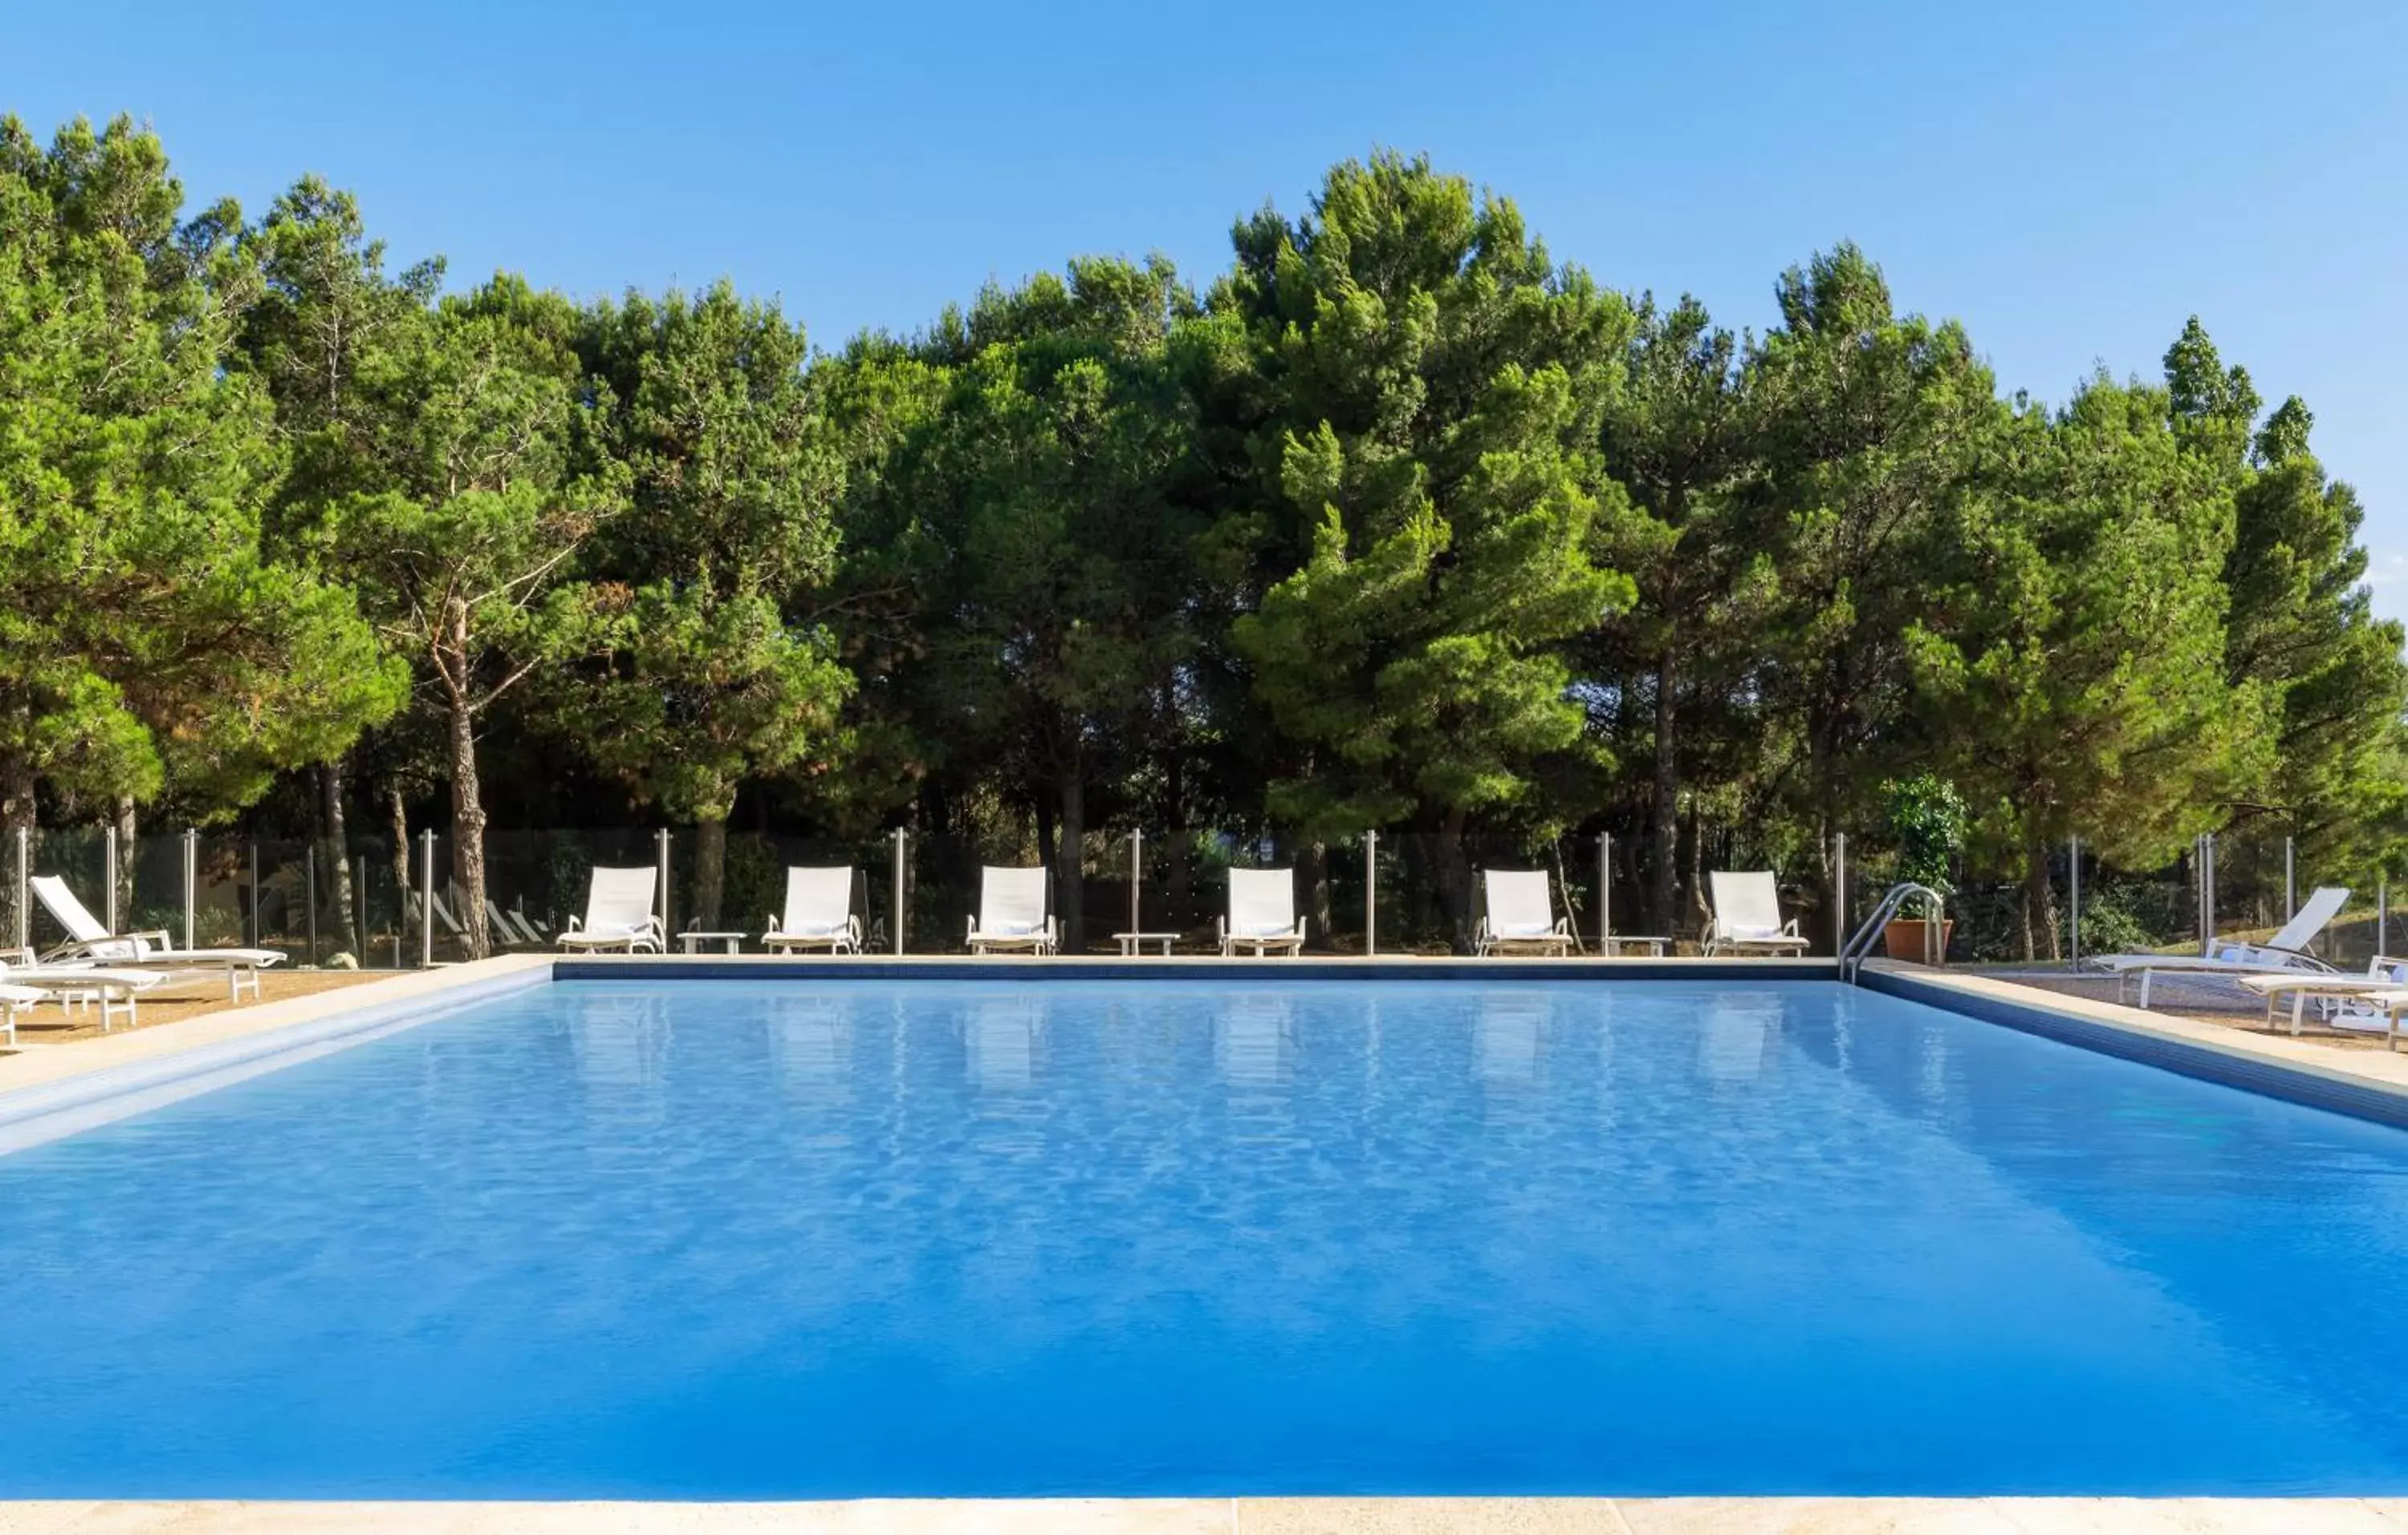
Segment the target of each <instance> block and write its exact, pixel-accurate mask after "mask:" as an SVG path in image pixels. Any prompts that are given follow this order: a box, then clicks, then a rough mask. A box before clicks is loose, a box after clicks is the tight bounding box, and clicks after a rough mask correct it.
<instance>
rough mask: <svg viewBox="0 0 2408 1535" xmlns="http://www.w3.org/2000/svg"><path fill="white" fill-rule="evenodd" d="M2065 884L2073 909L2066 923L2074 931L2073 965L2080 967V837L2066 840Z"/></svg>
mask: <svg viewBox="0 0 2408 1535" xmlns="http://www.w3.org/2000/svg"><path fill="white" fill-rule="evenodd" d="M2065 882H2066V887H2067V889H2068V891H2069V892H2070V895H2069V897H2068V899H2067V905H2068V906H2069V907H2071V916H2070V919H2069V920H2068V922H2067V923H2066V925H2067V926H2068V927H2071V929H2072V932H2071V935H2070V936H2069V940H2068V946H2069V947H2070V948H2071V951H2072V960H2071V963H2073V964H2075V965H2079V964H2081V963H2082V839H2081V838H2079V837H2069V838H2067V839H2065Z"/></svg>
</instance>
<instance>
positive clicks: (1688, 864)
mask: <svg viewBox="0 0 2408 1535" xmlns="http://www.w3.org/2000/svg"><path fill="white" fill-rule="evenodd" d="M1678 844H1679V846H1680V848H1681V850H1682V857H1681V863H1682V866H1683V867H1684V868H1686V869H1687V870H1688V880H1687V882H1686V883H1687V885H1688V894H1689V907H1688V922H1689V925H1690V927H1691V928H1692V929H1693V930H1695V931H1697V932H1700V933H1702V932H1704V931H1705V930H1706V924H1707V923H1709V922H1711V921H1712V920H1713V914H1714V909H1713V905H1712V904H1711V903H1710V902H1708V901H1707V899H1706V828H1705V826H1704V825H1703V824H1702V823H1701V822H1700V819H1699V815H1698V811H1697V810H1696V808H1695V807H1691V809H1690V811H1689V813H1688V814H1687V815H1686V816H1684V817H1683V818H1682V819H1681V820H1680V822H1679V836H1678ZM1673 931H1674V929H1672V928H1669V927H1668V928H1666V929H1665V932H1666V933H1667V934H1668V935H1669V934H1670V933H1671V932H1673Z"/></svg>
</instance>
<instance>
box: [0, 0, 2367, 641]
mask: <svg viewBox="0 0 2408 1535" xmlns="http://www.w3.org/2000/svg"><path fill="white" fill-rule="evenodd" d="M7 9H8V12H9V14H7V16H6V17H5V18H0V81H4V82H5V85H0V91H4V92H5V97H0V108H6V109H8V110H13V111H15V112H17V113H18V114H19V115H21V116H22V117H24V118H25V119H27V120H28V122H31V123H32V124H34V125H35V127H36V132H38V133H41V134H44V135H47V134H48V132H49V131H50V128H51V127H52V126H54V125H55V124H56V123H58V122H61V121H63V120H65V118H66V117H68V116H70V115H72V114H74V113H78V112H82V113H86V114H89V115H92V116H94V117H100V116H105V115H107V114H108V113H111V112H116V111H120V110H123V111H130V112H133V113H135V114H136V116H138V117H141V118H144V119H147V120H149V121H150V122H151V123H152V124H153V125H154V126H156V127H157V128H158V130H159V131H160V133H161V134H162V135H163V136H165V140H166V143H167V148H168V151H169V152H170V153H171V154H172V155H173V156H174V158H175V160H176V163H177V165H178V168H179V171H180V173H181V175H182V176H183V178H184V181H185V185H186V187H187V189H188V191H189V192H190V193H191V194H193V196H194V197H195V198H199V197H202V196H214V195H218V194H225V193H232V194H235V195H236V196H238V197H240V198H241V199H242V202H243V204H244V206H245V208H247V209H249V210H251V211H253V212H256V211H258V210H260V209H262V208H265V204H266V202H267V200H268V199H269V198H270V197H272V196H273V195H274V194H276V193H277V192H278V191H279V190H280V189H281V188H282V187H283V186H284V185H286V184H288V183H289V182H290V181H291V180H292V179H294V177H295V176H297V175H299V174H300V173H302V172H304V171H312V170H314V171H317V172H320V173H322V174H323V175H324V176H326V177H327V178H328V179H330V180H332V181H334V182H335V183H336V184H337V185H340V186H345V187H349V188H351V189H352V190H353V191H354V192H356V193H357V194H359V197H360V200H361V202H362V203H363V205H364V206H365V208H366V213H367V216H368V220H369V222H370V225H371V227H372V228H374V229H375V230H376V231H378V232H379V233H380V234H381V235H382V236H383V237H385V238H386V239H387V240H388V241H389V242H390V245H391V247H392V250H393V252H394V256H395V258H397V260H398V261H401V262H406V261H408V260H410V259H414V258H415V257H417V256H419V255H423V254H428V253H437V252H439V253H441V254H443V255H445V256H447V257H448V258H450V261H451V264H452V266H451V269H452V278H453V280H454V281H455V282H459V281H473V280H477V279H479V278H480V277H482V276H483V275H485V274H486V273H488V272H490V271H492V270H494V269H495V268H496V267H509V268H512V269H515V270H518V271H523V272H524V273H525V274H526V275H527V276H528V277H529V278H530V279H532V280H535V281H537V282H538V283H542V284H547V285H552V286H557V287H561V288H565V289H567V290H569V291H571V292H573V293H577V294H603V293H615V292H617V291H620V290H622V289H624V288H626V287H628V286H630V285H633V286H639V287H646V288H657V287H660V286H663V285H666V284H669V283H672V282H676V283H683V284H687V285H694V284H698V283H702V282H706V281H709V280H711V279H713V278H716V277H719V276H723V275H724V276H727V277H731V278H733V279H734V280H736V282H737V283H738V285H739V286H740V287H742V288H744V289H746V290H748V291H753V292H759V293H773V294H779V295H781V297H782V298H783V300H784V302H785V305H786V308H787V309H788V310H789V312H791V313H794V314H796V315H799V316H800V317H801V318H803V319H804V320H805V321H806V322H807V323H809V324H810V327H811V331H812V334H813V336H814V337H815V338H816V339H817V340H819V341H820V342H821V343H822V344H824V345H835V344H838V343H839V342H841V341H842V340H843V338H844V337H846V336H847V335H849V334H850V333H852V332H853V331H855V330H858V329H861V328H863V327H867V326H881V327H888V328H894V329H910V328H912V327H915V326H917V325H919V324H921V323H925V321H926V320H927V319H928V318H929V317H931V316H932V315H933V314H935V312H936V311H937V310H938V308H939V307H940V306H942V305H943V304H944V303H945V302H946V301H948V300H952V299H962V298H967V297H968V295H970V294H972V293H974V292H975V291H976V289H977V287H978V285H979V284H980V283H981V282H982V281H983V280H986V279H987V278H988V277H990V276H993V277H996V278H1000V279H1003V280H1006V281H1010V280H1016V279H1018V278H1021V277H1023V276H1025V275H1026V274H1028V273H1030V272H1032V271H1036V270H1039V269H1044V268H1049V267H1056V266H1058V265H1060V264H1061V263H1062V261H1063V260H1064V259H1065V258H1067V257H1068V256H1070V255H1072V254H1074V253H1077V252H1082V251H1106V252H1124V253H1126V254H1130V255H1142V254H1144V253H1145V252H1147V251H1155V250H1158V251H1165V252H1167V253H1168V254H1169V255H1170V256H1172V257H1173V258H1174V259H1176V260H1177V261H1178V263H1179V264H1180V265H1181V267H1182V268H1183V270H1185V271H1186V272H1188V273H1189V274H1191V275H1193V276H1196V277H1197V278H1199V279H1202V278H1205V277H1208V276H1209V275H1210V273H1211V271H1213V270H1214V269H1216V268H1218V267H1219V266H1220V265H1222V264H1223V262H1224V261H1225V259H1226V252H1227V238H1226V237H1227V231H1228V227H1229V224H1230V222H1231V221H1232V220H1233V219H1234V218H1235V217H1237V216H1238V215H1240V214H1241V213H1244V212H1246V211H1248V210H1251V209H1252V208H1256V207H1258V206H1260V205H1261V204H1262V203H1263V202H1264V201H1265V200H1266V199H1271V200H1274V201H1276V202H1277V203H1278V204H1279V205H1280V206H1281V207H1282V208H1286V209H1289V210H1294V209H1296V208H1299V207H1301V205H1302V204H1303V202H1304V200H1305V198H1306V196H1307V194H1309V193H1310V191H1311V190H1312V187H1313V186H1314V184H1315V183H1316V181H1317V180H1318V179H1319V176H1320V174H1321V171H1322V170H1323V168H1324V167H1325V166H1326V165H1328V164H1329V163H1330V162H1332V161H1333V160H1337V159H1340V158H1342V157H1344V156H1347V155H1355V154H1360V153H1363V152H1364V151H1367V150H1369V149H1370V148H1372V147H1373V146H1378V145H1388V146H1394V147H1397V148H1399V149H1403V150H1407V151H1427V152H1428V153H1429V154H1430V155H1431V156H1432V157H1433V158H1434V159H1435V160H1436V161H1437V163H1438V164H1439V165H1441V166H1442V167H1444V168H1447V169H1450V170H1455V171H1457V172H1460V173H1462V174H1464V175H1467V176H1469V177H1470V178H1471V179H1473V180H1475V181H1477V182H1480V183H1482V184H1484V185H1486V186H1488V187H1491V188H1493V189H1495V190H1496V191H1498V192H1501V193H1504V194H1510V195H1511V196H1512V197H1514V198H1515V199H1517V200H1518V201H1519V202H1520V204H1521V206H1522V208H1523V210H1524V212H1525V214H1526V216H1527V219H1528V221H1529V222H1530V225H1531V227H1532V228H1534V229H1535V230H1537V231H1538V232H1539V233H1540V234H1541V235H1542V236H1543V237H1545V238H1546V240H1547V242H1548V244H1549V246H1550V247H1551V249H1552V250H1553V251H1555V254H1556V255H1557V256H1558V257H1562V258H1568V259H1571V260H1576V261H1578V262H1580V263H1582V264H1583V265H1586V266H1587V267H1589V268H1590V269H1591V270H1592V271H1593V272H1595V273H1596V274H1597V275H1598V278H1599V279H1600V280H1603V281H1605V282H1608V283H1610V284H1612V285H1613V286H1615V287H1619V288H1624V289H1627V290H1634V291H1635V290H1638V289H1641V288H1653V289H1655V290H1656V291H1657V292H1658V293H1660V294H1668V295H1669V294H1674V293H1677V292H1680V291H1682V290H1684V289H1685V290H1688V291H1692V292H1695V293H1696V294H1699V296H1700V297H1702V298H1703V299H1705V300H1706V301H1707V303H1708V304H1709V305H1710V306H1712V308H1713V309H1714V311H1715V312H1716V314H1717V315H1718V316H1719V317H1720V318H1722V319H1723V320H1725V321H1727V323H1732V324H1735V325H1753V326H1756V327H1758V328H1761V327H1762V326H1763V325H1764V324H1766V323H1768V322H1769V321H1770V318H1771V313H1772V304H1771V296H1770V295H1771V286H1772V280H1773V279H1774V277H1775V275H1776V274H1778V273H1779V272H1780V270H1781V269H1782V268H1783V267H1784V266H1785V265H1789V264H1791V263H1793V262H1797V261H1799V260H1801V259H1803V258H1804V257H1805V256H1807V255H1808V254H1809V253H1810V252H1811V251H1814V250H1816V249H1817V248H1820V247H1824V246H1828V245H1829V244H1831V243H1832V242H1834V241H1837V240H1841V239H1854V240H1856V241H1857V242H1858V243H1860V244H1861V245H1863V246H1864V247H1865V248H1866V249H1867V251H1869V252H1870V253H1871V255H1872V256H1873V258H1874V259H1875V260H1877V261H1879V262H1880V263H1881V264H1882V265H1883V266H1884V268H1885V270H1886V271H1887V273H1888V276H1889V279H1890V284H1891V288H1892V290H1893V292H1894V293H1895V294H1896V295H1897V297H1898V299H1899V303H1900V304H1901V306H1902V307H1905V308H1914V309H1919V310H1922V311H1924V312H1926V313H1928V314H1932V315H1934V316H1953V317H1955V318H1957V319H1959V320H1962V321H1963V322H1964V323H1966V324H1967V325H1968V326H1969V327H1970V328H1971V333H1972V336H1973V338H1974V341H1975V344H1976V345H1977V346H1978V347H1980V348H1981V349H1982V351H1984V352H1985V353H1986V354H1987V356H1988V357H1989V359H1990V361H1991V363H1992V365H1993V366H1995V367H1996V369H1997V371H1998V373H1999V376H2000V380H2001V382H2002V383H2003V384H2004V385H2005V386H2006V387H2007V388H2010V389H2015V388H2023V389H2028V390H2030V391H2032V392H2033V393H2034V394H2035V395H2040V396H2042V397H2043V398H2047V399H2051V400H2057V399H2062V398H2063V397H2064V396H2065V395H2066V394H2067V393H2068V391H2069V390H2070V388H2071V386H2072V385H2073V383H2074V382H2075V381H2076V380H2078V379H2080V378H2081V377H2082V376H2083V375H2084V374H2085V373H2086V372H2088V371H2089V370H2090V369H2091V368H2092V367H2093V366H2099V365H2103V366H2106V367H2107V368H2108V369H2109V370H2110V371H2112V372H2114V373H2115V374H2117V375H2125V374H2130V373H2140V374H2143V375H2146V376H2150V377H2155V376H2156V374H2157V367H2158V359H2159V358H2160V356H2161V355H2162V354H2163V352H2164V351H2165V348H2166V346H2167V344H2168V343H2169V342H2170V341H2171V340H2172V339H2173V337H2174V336H2175V334H2176V333H2177V332H2178V331H2179V330H2180V328H2181V326H2182V323H2183V320H2184V318H2185V317H2186V315H2189V314H2191V313H2193V312H2197V313H2199V314H2200V316H2201V317H2202V318H2203V319H2204V321H2205V322H2206V323H2207V326H2208V328H2209V331H2210V332H2211V334H2213V335H2214V337H2215V340H2216V342H2217V344H2218V345H2219V346H2220V347H2221V348H2222V349H2223V351H2224V353H2225V356H2226V358H2227V360H2228V361H2235V362H2240V363H2243V364H2244V365H2246V366H2248V368H2249V369H2250V371H2251V373H2252V374H2253V376H2254V377H2255V378H2256V379H2257V384H2258V388H2259V389H2260V391H2261V392H2263V393H2264V394H2265V395H2267V397H2268V400H2269V403H2270V404H2271V403H2272V402H2273V401H2275V400H2279V399H2280V398H2281V397H2282V396H2283V395H2286V394H2292V393H2297V394H2300V395H2304V396H2305V397H2306V399H2307V401H2308V403H2309V405H2310V406H2311V407H2312V408H2313V409H2315V413H2316V446H2317V449H2318V451H2319V452H2320V453H2321V455H2322V456H2323V458H2324V459H2325V462H2326V464H2327V465H2328V466H2329V467H2330V468H2331V469H2332V470H2333V472H2335V473H2336V474H2338V475H2340V476H2342V477H2343V478H2344V479H2347V480H2350V481H2355V482H2356V483H2357V484H2358V487H2359V489H2360V491H2361V493H2362V494H2363V495H2364V496H2365V498H2366V500H2367V502H2368V505H2369V509H2370V515H2369V520H2368V528H2367V541H2368V543H2369V545H2370V547H2371V549H2372V551H2373V553H2374V558H2375V566H2374V577H2375V580H2376V582H2377V601H2378V604H2379V605H2380V606H2381V607H2382V608H2383V609H2384V610H2386V611H2389V612H2392V613H2395V614H2401V615H2403V616H2408V439H2404V438H2403V436H2402V433H2401V430H2400V426H2401V418H2402V416H2403V414H2408V367H2403V366H2402V362H2403V359H2408V263H2404V262H2403V261H2402V256H2403V253H2408V86H2403V79H2408V4H2403V3H2401V0H2361V3H2340V0H2294V3H2291V4H2287V5H2277V4H2274V3H2272V0H2266V3H2262V4H2240V3H2234V0H2180V3H2174V0H2165V3H2158V0H2147V3H2143V0H2085V3H2079V4H2070V3H2065V0H2025V3H2023V4H2020V5H2014V6H2005V5H1980V6H1958V5H1947V4H1932V3H1929V0H1919V3H1906V0H1852V3H1845V0H1829V3H1826V4H1819V5H1799V4H1797V3H1795V0H1689V3H1685V4H1680V3H1670V0H1667V3H1659V4H1648V5H1591V6H1572V5H1562V4H1551V3H1547V0H1529V3H1526V4H1524V5H1521V6H1518V7H1490V6H1479V5H1468V4H1459V3H1458V4H1437V3H1430V0H1383V3H1380V4H1369V3H1358V4H1349V5H1313V4H1312V3H1310V0H1286V3H1283V4H1264V3H1261V0H1221V3H1219V4H1214V5H1209V6H1168V7H1156V6H1147V5H1142V4H1140V5H1130V4H1126V3H1125V0H1123V3H1118V4H1112V5H1103V4H1094V3H1086V0H1082V3H1077V4H1068V5H1056V6H1052V7H1006V6H996V5H972V4H940V5H912V4H909V3H898V4H886V5H875V4H871V5H862V4H848V5H841V6H824V5H813V4H791V5H786V4H777V3H774V0H750V3H748V0H683V3H681V4H675V5H665V4H656V5H646V6H638V5H630V4H621V3H615V0H594V3H587V4H580V5H566V4H561V5H550V6H537V5H509V4H496V3H495V0H483V3H480V4H466V3H462V0H420V3H419V4H417V5H414V6H409V7H398V8H396V7H350V6H339V5H324V4H318V5H308V6H302V5H284V6H260V5H245V4H241V3H236V4H230V5H217V6H195V5H188V4H182V3H178V4H172V5H171V4H163V3H156V0H122V3H121V4H118V5H116V6H112V7H104V8H103V9H102V10H98V11H93V10H86V9H84V8H82V7H72V6H41V7H33V6H23V7H7Z"/></svg>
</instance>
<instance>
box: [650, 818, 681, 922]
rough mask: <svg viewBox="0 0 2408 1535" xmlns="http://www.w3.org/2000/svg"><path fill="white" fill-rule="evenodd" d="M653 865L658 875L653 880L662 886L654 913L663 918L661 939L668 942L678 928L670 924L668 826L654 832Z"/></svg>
mask: <svg viewBox="0 0 2408 1535" xmlns="http://www.w3.org/2000/svg"><path fill="white" fill-rule="evenodd" d="M652 867H653V869H654V872H655V875H656V878H655V879H654V880H653V883H654V884H656V885H658V886H659V887H660V899H659V901H658V902H657V905H658V907H659V910H658V911H656V912H654V915H656V916H658V917H659V918H660V919H661V941H662V942H664V943H667V941H668V936H669V934H670V933H672V932H674V931H675V930H676V929H674V928H673V927H671V926H670V925H669V829H668V827H667V826H663V827H662V828H661V829H660V830H658V831H656V832H654V833H652Z"/></svg>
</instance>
